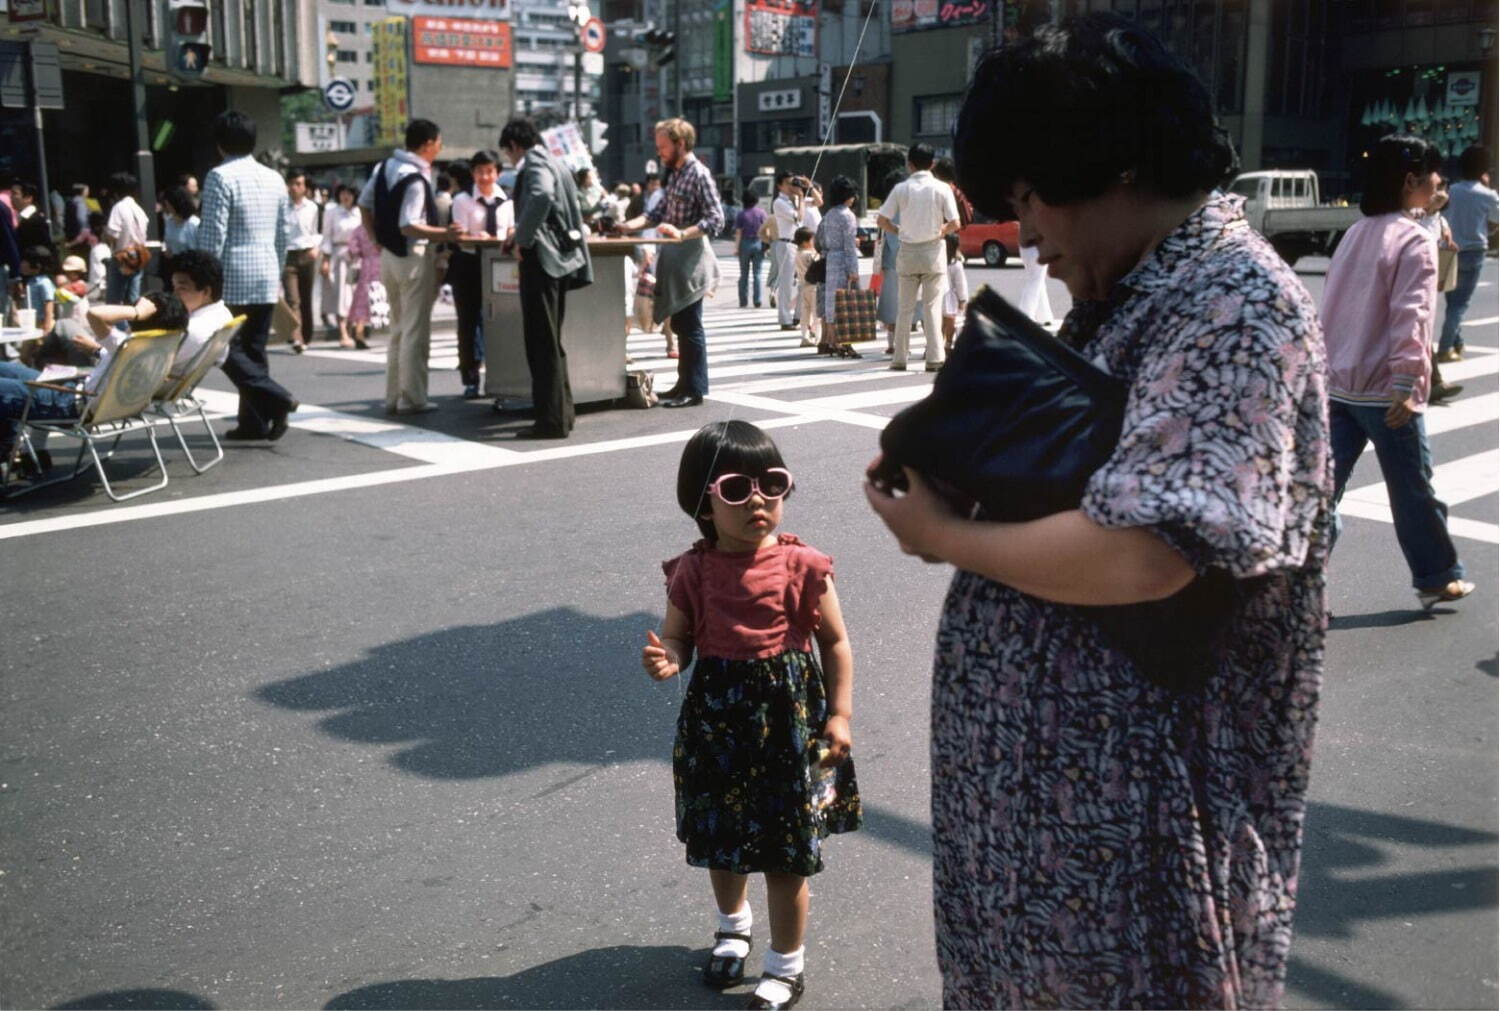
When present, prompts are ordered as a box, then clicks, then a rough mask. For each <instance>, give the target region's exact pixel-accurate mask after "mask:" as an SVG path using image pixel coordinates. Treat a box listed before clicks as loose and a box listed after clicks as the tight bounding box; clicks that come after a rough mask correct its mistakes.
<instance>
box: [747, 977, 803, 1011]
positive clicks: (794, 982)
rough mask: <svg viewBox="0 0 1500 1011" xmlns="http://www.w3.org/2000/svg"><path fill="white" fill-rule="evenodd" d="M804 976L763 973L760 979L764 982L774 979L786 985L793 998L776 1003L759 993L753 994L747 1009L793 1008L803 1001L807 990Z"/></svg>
mask: <svg viewBox="0 0 1500 1011" xmlns="http://www.w3.org/2000/svg"><path fill="white" fill-rule="evenodd" d="M803 976H804V973H800V972H799V973H797V975H795V976H773V975H771V974H770V973H769V972H767V973H763V974H762V975H761V977H760V978H761V980H762V981H763V982H764V981H765V980H768V979H774V980H775V981H776V982H778V983H782V984H785V986H786V988H787V989H788V990H790V991H791V996H789V997H787V999H786V1000H784V1001H774V1000H767V999H766V998H764V997H762V996H761V995H760V994H758V993H752V994H751V995H750V1001H749V1003H747V1004H746V1005H745V1007H747V1008H756V1009H758V1011H784V1009H786V1008H789V1007H792V1006H793V1005H795V1004H796V1003H797V1002H798V1001H799V1000H801V999H802V991H803V990H804V989H806V984H805V983H804V982H803Z"/></svg>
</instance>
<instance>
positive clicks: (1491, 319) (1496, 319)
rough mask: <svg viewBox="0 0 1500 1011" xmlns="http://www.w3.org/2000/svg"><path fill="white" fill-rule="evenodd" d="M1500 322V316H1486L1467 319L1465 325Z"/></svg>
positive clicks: (1484, 324) (1491, 324) (1483, 324)
mask: <svg viewBox="0 0 1500 1011" xmlns="http://www.w3.org/2000/svg"><path fill="white" fill-rule="evenodd" d="M1496 323H1500V316H1486V317H1485V318H1484V319H1466V320H1464V324H1463V325H1464V326H1494V325H1495V324H1496Z"/></svg>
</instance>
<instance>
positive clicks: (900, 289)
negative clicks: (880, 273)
mask: <svg viewBox="0 0 1500 1011" xmlns="http://www.w3.org/2000/svg"><path fill="white" fill-rule="evenodd" d="M946 257H947V246H946V245H945V244H944V242H943V240H942V239H938V240H937V241H936V242H910V243H908V242H903V243H901V249H900V251H899V252H898V253H897V254H896V292H897V299H896V333H895V336H894V337H893V339H892V341H891V344H892V347H893V348H894V349H895V350H894V352H893V353H892V354H891V364H892V365H894V366H897V367H901V368H904V367H905V366H906V357H907V352H908V350H909V348H910V346H911V321H912V314H913V313H914V312H915V311H916V309H917V304H918V300H919V299H920V301H921V306H922V330H923V332H924V333H925V334H926V336H927V351H926V355H925V357H926V359H927V362H928V364H930V365H941V364H942V361H943V337H942V334H943V329H942V320H943V296H944V295H946V294H948V271H947V267H946V264H945V263H944V260H945V259H946Z"/></svg>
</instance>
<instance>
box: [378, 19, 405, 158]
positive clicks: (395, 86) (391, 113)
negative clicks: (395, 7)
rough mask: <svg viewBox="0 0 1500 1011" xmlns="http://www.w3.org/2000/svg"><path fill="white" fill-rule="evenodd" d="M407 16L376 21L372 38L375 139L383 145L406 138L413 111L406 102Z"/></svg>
mask: <svg viewBox="0 0 1500 1011" xmlns="http://www.w3.org/2000/svg"><path fill="white" fill-rule="evenodd" d="M406 36H407V20H406V18H386V19H385V20H383V21H377V22H376V23H375V24H374V26H373V27H372V30H371V36H370V42H371V47H372V49H373V51H374V59H375V115H376V117H377V119H378V120H379V121H380V129H379V132H378V133H377V134H376V137H375V141H376V143H377V144H380V145H390V146H395V145H399V144H400V143H401V142H402V141H404V140H405V139H406V121H407V118H408V117H409V116H410V115H411V113H410V109H409V107H408V106H407V102H406V94H407V75H406Z"/></svg>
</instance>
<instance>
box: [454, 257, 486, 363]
mask: <svg viewBox="0 0 1500 1011" xmlns="http://www.w3.org/2000/svg"><path fill="white" fill-rule="evenodd" d="M448 283H449V284H451V285H452V286H453V308H454V311H455V312H456V313H457V315H458V374H459V377H460V379H461V380H462V381H463V384H464V385H465V386H478V385H479V363H480V362H482V361H484V325H483V322H482V320H481V318H480V316H481V310H482V309H483V306H484V289H483V288H482V287H480V279H479V256H478V254H476V253H465V252H463V251H462V250H459V251H458V252H455V253H454V254H453V256H452V257H451V258H450V259H449V260H448Z"/></svg>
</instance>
